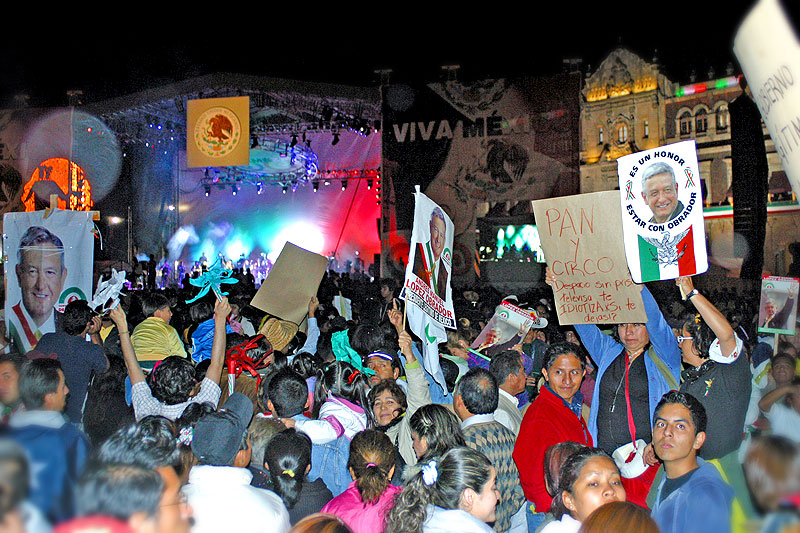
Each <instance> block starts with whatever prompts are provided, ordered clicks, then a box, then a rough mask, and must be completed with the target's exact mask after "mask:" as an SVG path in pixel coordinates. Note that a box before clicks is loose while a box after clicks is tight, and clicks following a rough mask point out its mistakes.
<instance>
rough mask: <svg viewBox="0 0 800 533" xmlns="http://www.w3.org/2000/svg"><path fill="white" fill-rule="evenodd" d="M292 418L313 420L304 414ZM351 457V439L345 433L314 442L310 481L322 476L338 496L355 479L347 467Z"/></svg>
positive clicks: (309, 474) (334, 494) (329, 488)
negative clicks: (334, 437)
mask: <svg viewBox="0 0 800 533" xmlns="http://www.w3.org/2000/svg"><path fill="white" fill-rule="evenodd" d="M292 418H293V419H294V420H295V421H297V420H311V419H310V418H308V417H307V416H305V415H303V414H299V415H295V416H293V417H292ZM349 457H350V441H349V440H348V439H347V437H345V436H344V435H342V436H341V437H339V438H338V439H336V440H332V441H330V442H326V443H325V444H312V445H311V471H310V472H309V473H308V479H309V481H314V480H315V479H319V478H322V481H324V482H325V485H326V486H327V487H328V490H330V491H331V493H332V494H333V496H334V497H336V496H338V495H339V494H341V493H342V492H344V491H345V490H346V489H347V486H348V485H349V484H350V482H351V481H353V478H352V477H350V471H349V470H348V469H347V460H348V459H349Z"/></svg>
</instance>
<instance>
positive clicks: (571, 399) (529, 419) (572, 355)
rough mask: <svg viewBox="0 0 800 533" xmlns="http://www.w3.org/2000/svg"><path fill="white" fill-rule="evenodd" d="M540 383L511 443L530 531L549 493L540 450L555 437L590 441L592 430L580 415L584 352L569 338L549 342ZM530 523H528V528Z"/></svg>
mask: <svg viewBox="0 0 800 533" xmlns="http://www.w3.org/2000/svg"><path fill="white" fill-rule="evenodd" d="M542 374H543V375H544V379H545V385H544V386H543V387H542V389H541V391H539V395H538V396H537V397H536V399H535V400H534V401H533V403H532V404H531V405H530V407H528V410H527V412H526V413H525V416H524V418H523V419H522V426H521V427H520V430H519V436H518V437H517V443H516V445H515V446H514V461H515V462H516V463H517V469H518V470H519V479H520V482H521V483H522V489H523V490H524V491H525V497H526V498H527V500H528V501H529V502H530V503H532V504H533V505H528V511H529V512H528V527H529V529H530V530H531V531H533V530H534V529H535V528H536V526H537V525H538V524H539V523H541V521H542V520H544V516H545V513H547V512H548V511H549V510H550V504H551V502H552V499H553V498H552V497H551V496H550V494H548V493H547V489H546V487H545V482H544V454H545V452H546V451H547V448H549V447H550V446H552V445H553V444H558V443H559V442H566V441H572V442H578V443H581V444H585V445H586V446H592V445H593V442H592V436H591V434H590V433H589V430H588V429H587V427H586V422H584V420H583V419H582V418H581V407H582V406H583V394H581V392H580V388H581V382H582V381H583V377H584V375H585V374H586V356H585V355H584V354H583V351H582V350H580V349H576V347H575V345H574V344H571V343H567V342H562V343H558V344H553V345H551V346H550V347H549V348H548V349H547V351H546V352H545V354H544V366H543V368H542ZM531 526H533V527H532V528H531Z"/></svg>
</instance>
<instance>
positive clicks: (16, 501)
mask: <svg viewBox="0 0 800 533" xmlns="http://www.w3.org/2000/svg"><path fill="white" fill-rule="evenodd" d="M28 476H29V473H28V459H27V455H26V453H25V450H24V449H23V448H22V447H21V446H20V445H19V444H17V443H16V442H14V441H13V440H11V439H6V438H2V439H0V529H3V528H4V526H5V524H6V523H10V522H11V521H12V520H13V518H14V517H13V516H12V515H14V514H15V513H18V512H19V511H18V509H19V505H20V504H21V503H22V502H24V501H25V500H26V499H27V498H28V489H29V488H30V487H29V481H28V480H29V477H28ZM3 530H4V529H3Z"/></svg>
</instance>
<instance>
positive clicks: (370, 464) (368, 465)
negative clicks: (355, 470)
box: [367, 463, 378, 468]
mask: <svg viewBox="0 0 800 533" xmlns="http://www.w3.org/2000/svg"><path fill="white" fill-rule="evenodd" d="M371 466H378V465H376V464H375V463H367V468H369V467H371Z"/></svg>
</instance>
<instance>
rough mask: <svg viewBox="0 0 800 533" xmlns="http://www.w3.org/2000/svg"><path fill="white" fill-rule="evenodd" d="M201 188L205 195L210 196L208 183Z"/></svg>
mask: <svg viewBox="0 0 800 533" xmlns="http://www.w3.org/2000/svg"><path fill="white" fill-rule="evenodd" d="M203 189H204V192H205V193H206V196H210V195H211V186H210V185H206V186H205V187H203Z"/></svg>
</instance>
